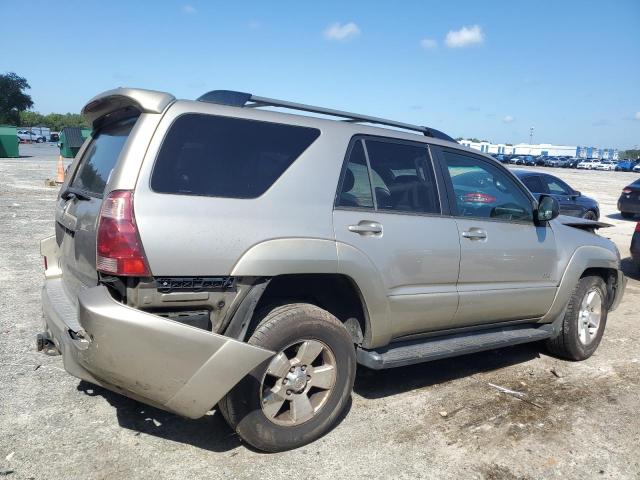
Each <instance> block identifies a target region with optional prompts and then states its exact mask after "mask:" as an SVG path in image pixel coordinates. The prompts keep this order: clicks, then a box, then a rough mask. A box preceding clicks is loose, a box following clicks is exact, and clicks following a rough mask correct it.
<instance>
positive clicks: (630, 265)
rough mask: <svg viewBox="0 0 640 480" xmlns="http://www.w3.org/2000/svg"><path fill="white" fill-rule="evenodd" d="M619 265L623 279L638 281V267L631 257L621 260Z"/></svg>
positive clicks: (639, 275) (639, 273) (639, 277)
mask: <svg viewBox="0 0 640 480" xmlns="http://www.w3.org/2000/svg"><path fill="white" fill-rule="evenodd" d="M620 264H621V267H622V273H624V275H625V277H628V278H632V279H634V280H640V267H638V265H636V264H635V263H634V261H633V260H632V259H631V257H627V258H623V259H622V261H621V262H620Z"/></svg>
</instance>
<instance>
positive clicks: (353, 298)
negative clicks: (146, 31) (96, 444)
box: [38, 88, 625, 451]
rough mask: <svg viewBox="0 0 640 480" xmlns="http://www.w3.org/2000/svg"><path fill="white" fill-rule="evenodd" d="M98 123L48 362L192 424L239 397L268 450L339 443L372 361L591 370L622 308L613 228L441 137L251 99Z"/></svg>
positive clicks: (103, 109) (73, 189)
mask: <svg viewBox="0 0 640 480" xmlns="http://www.w3.org/2000/svg"><path fill="white" fill-rule="evenodd" d="M263 107H280V108H287V109H289V110H290V111H293V112H311V113H315V114H324V115H325V116H326V115H331V116H333V117H334V118H336V117H337V118H338V119H341V120H347V121H336V120H330V119H325V118H316V117H312V116H305V115H300V114H290V113H282V112H277V111H273V110H269V109H264V108H263ZM82 113H83V115H84V117H85V119H86V120H87V121H88V122H89V123H90V124H91V125H92V126H93V134H92V136H91V138H90V139H88V140H87V141H86V142H85V144H84V145H83V147H82V149H81V150H80V152H79V153H78V155H77V156H76V158H75V160H74V161H73V164H72V166H71V168H70V171H69V175H68V177H67V179H66V180H65V183H64V185H63V186H62V189H61V192H60V196H59V199H58V204H57V210H56V221H55V236H53V237H50V238H47V239H45V240H43V241H42V245H41V251H42V254H43V255H44V257H45V265H46V271H45V277H46V278H45V282H44V288H43V293H42V303H43V309H44V322H45V325H44V331H43V333H41V334H40V335H38V348H39V349H40V350H45V351H48V352H50V353H52V352H60V353H61V354H62V358H63V362H64V367H65V368H66V370H67V371H68V372H69V373H71V374H72V375H75V376H76V377H78V378H81V379H84V380H86V381H88V382H92V383H94V384H98V385H101V386H103V387H105V388H107V389H110V390H113V391H115V392H119V393H122V394H124V395H127V396H129V397H131V398H134V399H137V400H139V401H141V402H144V403H148V404H150V405H154V406H157V407H159V408H162V409H165V410H169V411H172V412H175V413H177V414H180V415H184V416H186V417H190V418H198V417H201V416H203V415H204V414H205V413H206V412H207V411H209V410H211V409H212V408H214V407H215V406H216V405H217V408H218V409H219V410H220V411H221V412H222V415H224V417H225V418H226V420H227V421H228V422H229V424H230V425H231V427H232V428H233V429H234V430H235V431H236V432H237V433H238V434H239V436H240V437H241V438H242V439H243V440H244V441H246V442H248V443H249V444H251V445H253V446H254V447H256V448H258V449H263V450H267V451H278V450H284V449H290V448H294V447H298V446H301V445H304V444H306V443H308V442H311V441H313V440H315V439H317V438H318V437H320V436H321V435H323V434H324V433H325V432H327V431H328V430H329V429H330V428H331V427H332V425H333V424H334V423H335V422H336V420H337V418H338V417H339V415H340V414H341V412H342V411H343V410H344V409H345V407H346V405H347V402H348V400H349V397H350V394H351V389H352V386H353V382H354V378H355V374H356V364H357V363H359V364H362V365H364V366H366V367H369V368H373V369H384V368H391V367H401V366H404V365H409V364H413V363H418V362H425V361H429V360H435V359H441V358H445V357H451V356H455V355H460V354H464V353H470V352H477V351H481V350H486V349H494V348H497V347H503V346H507V345H514V344H519V343H525V342H533V341H538V340H544V341H546V345H547V347H548V349H549V350H550V351H551V352H552V353H553V354H556V355H559V356H562V357H564V358H569V359H572V360H582V359H585V358H588V357H589V356H590V355H591V354H592V353H593V352H594V351H595V349H596V348H597V346H598V344H599V343H600V339H601V337H602V334H603V331H604V328H605V324H606V320H607V313H608V312H609V311H611V310H613V309H614V308H615V307H616V306H617V305H618V304H619V302H620V299H621V297H622V293H623V289H624V286H625V278H624V276H623V274H622V272H621V271H620V256H619V253H618V251H617V249H616V247H615V246H614V244H613V243H612V242H611V241H609V240H607V239H606V238H603V237H601V236H598V235H597V234H595V233H594V231H595V229H596V228H598V227H601V226H604V225H603V224H600V223H598V222H594V221H589V220H585V219H578V218H569V217H557V215H558V203H557V201H556V200H555V199H553V198H552V197H549V196H545V195H543V196H541V197H540V199H539V202H538V201H536V200H535V199H534V197H533V196H532V195H531V194H530V193H529V191H528V190H527V189H526V188H525V186H524V185H523V184H522V183H521V182H520V181H519V180H518V179H517V178H516V177H515V176H514V175H512V174H511V173H510V172H509V171H508V170H507V169H506V168H505V167H503V166H502V165H500V163H498V162H496V161H495V160H493V159H492V158H491V157H489V156H487V155H483V154H479V153H478V152H476V151H473V150H470V149H467V148H464V147H461V146H460V145H459V144H457V143H456V142H455V141H454V140H452V139H451V138H450V137H449V136H447V135H445V134H443V133H442V132H439V131H437V130H434V129H431V128H427V127H421V126H416V125H409V124H405V123H399V122H394V121H389V120H384V119H379V118H375V117H368V116H364V115H357V114H352V113H348V112H341V111H336V110H329V109H324V108H320V107H313V106H309V105H302V104H295V103H291V102H286V101H280V100H274V99H269V98H263V97H256V96H254V95H250V94H244V93H239V92H230V91H213V92H209V93H207V94H205V95H203V96H202V97H200V98H199V99H198V100H197V101H190V100H176V99H175V98H174V97H173V96H172V95H169V94H167V93H162V92H155V91H147V90H138V89H127V88H120V89H116V90H111V91H108V92H105V93H102V94H100V95H98V96H96V97H95V98H93V99H92V100H91V101H90V102H89V103H88V104H87V105H86V106H85V107H84V109H83V111H82ZM373 125H378V126H377V127H376V126H373ZM386 126H391V127H395V128H394V129H390V128H384V127H386ZM400 129H403V130H404V131H401V130H400ZM556 217H557V218H556ZM371 421H375V419H372V420H371Z"/></svg>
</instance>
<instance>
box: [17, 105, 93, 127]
mask: <svg viewBox="0 0 640 480" xmlns="http://www.w3.org/2000/svg"><path fill="white" fill-rule="evenodd" d="M19 126H20V127H49V128H50V129H51V131H53V132H59V131H60V130H62V129H63V128H64V127H89V124H88V123H87V122H86V121H85V120H84V118H82V116H80V115H79V114H77V113H50V114H48V115H42V114H41V113H38V112H30V111H27V110H25V111H24V112H20V125H19Z"/></svg>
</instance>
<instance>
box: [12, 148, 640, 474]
mask: <svg viewBox="0 0 640 480" xmlns="http://www.w3.org/2000/svg"><path fill="white" fill-rule="evenodd" d="M21 153H22V154H23V155H25V157H23V158H19V159H0V227H1V228H0V258H1V259H2V268H1V269H0V280H2V284H3V285H4V287H3V289H2V291H3V295H2V296H1V297H0V476H7V478H12V479H13V478H15V479H27V478H36V479H40V478H54V479H57V478H64V479H67V478H89V479H105V478H130V479H134V478H150V477H153V478H155V479H161V478H181V479H191V478H228V477H232V478H282V477H284V476H287V475H289V476H293V477H295V478H328V479H337V478H346V477H354V476H356V475H357V476H362V477H368V478H371V479H375V478H419V477H426V478H478V479H480V478H485V479H515V478H561V477H562V478H580V479H582V478H611V479H622V478H636V479H637V478H640V416H639V415H638V411H639V410H640V329H638V321H639V320H640V313H639V311H638V304H639V303H638V302H639V300H640V282H639V278H640V274H638V272H637V271H636V270H634V269H633V268H632V267H631V265H630V263H629V262H628V261H625V270H626V271H627V274H628V276H629V284H628V287H627V291H626V295H625V299H624V301H623V303H622V305H621V306H620V308H619V309H618V310H617V311H616V312H614V313H612V314H611V315H610V316H609V322H608V325H607V330H606V333H605V336H604V339H603V341H602V344H601V346H600V348H599V350H598V351H597V352H596V354H595V355H594V356H593V357H592V358H590V359H589V360H587V361H585V362H581V363H570V362H564V361H561V360H558V359H555V358H553V357H549V356H547V355H545V354H544V353H541V352H540V351H539V350H538V349H536V348H535V347H534V346H520V347H513V348H509V349H504V350H499V351H491V352H487V353H482V354H476V355H471V356H466V357H460V358H456V359H451V360H446V361H439V362H434V363H430V364H425V365H418V366H413V367H407V368H401V369H396V370H391V371H385V372H372V371H368V370H365V369H361V370H359V372H358V378H357V380H356V386H355V392H354V394H353V396H352V403H351V407H350V411H349V412H348V414H347V415H346V416H345V417H344V418H343V419H342V421H341V422H340V424H339V425H338V426H337V427H336V428H335V429H334V430H333V431H332V432H331V433H329V434H328V435H326V436H325V437H323V438H322V439H320V440H319V441H317V442H315V443H313V444H311V445H308V446H306V447H304V448H301V449H298V450H295V451H291V452H286V453H281V454H270V455H269V454H262V453H259V452H255V451H253V450H251V449H249V448H246V447H245V446H244V445H242V444H241V443H240V441H239V440H238V438H237V437H236V436H235V435H234V434H233V433H232V432H231V430H230V429H229V428H228V427H227V426H226V425H225V423H224V422H223V421H222V419H221V418H220V415H219V414H217V413H215V412H213V413H212V414H211V415H208V416H206V417H204V418H202V419H200V420H195V421H193V420H186V419H183V418H180V417H177V416H175V415H172V414H169V413H166V412H163V411H160V410H156V409H154V408H150V407H147V406H145V405H142V404H140V403H137V402H134V401H132V400H128V399H126V398H124V397H121V396H119V395H116V394H113V393H110V392H108V391H105V390H103V389H101V388H98V387H94V386H92V385H90V384H87V383H85V382H81V381H79V380H77V379H75V378H73V377H71V376H69V375H67V374H66V373H65V372H64V371H63V370H62V361H61V358H60V357H48V356H45V355H42V354H39V353H36V352H35V347H34V336H35V334H36V333H37V332H38V331H39V330H40V326H41V306H40V286H41V283H42V260H41V258H40V256H39V249H38V241H39V240H40V239H41V238H43V237H45V236H47V235H50V234H51V233H52V232H53V210H54V200H55V196H56V189H55V188H49V187H45V186H44V179H45V178H47V177H53V176H54V175H55V160H56V158H57V151H56V149H55V147H54V146H52V145H33V146H21ZM552 173H554V174H557V175H558V176H560V177H561V178H563V179H564V180H566V181H567V182H568V183H569V184H570V185H572V186H573V187H574V188H576V189H578V190H581V191H582V192H583V193H585V194H587V195H590V196H593V197H595V198H596V199H597V200H598V201H599V202H600V205H601V208H602V219H603V220H604V221H608V222H610V223H612V224H614V228H611V229H607V230H605V231H603V233H602V234H603V235H606V236H610V237H611V238H612V239H613V240H614V241H615V242H616V243H617V244H618V247H619V248H620V251H621V252H622V255H623V257H628V256H629V250H628V248H629V243H630V238H631V235H632V232H633V228H634V225H635V223H634V222H630V221H625V220H622V219H621V218H620V216H619V215H618V213H617V212H616V209H615V202H616V199H617V197H618V195H619V192H620V190H621V189H622V187H624V186H625V185H626V184H628V183H630V182H631V181H632V180H635V179H636V178H637V175H633V174H628V173H616V172H591V171H575V170H563V169H554V170H552ZM489 384H495V385H500V386H503V387H506V388H509V389H513V390H517V391H521V392H525V393H526V397H525V399H526V400H527V401H523V400H520V399H518V398H515V397H513V396H510V395H506V394H504V393H500V392H499V391H498V390H496V389H495V388H494V387H492V386H490V385H489Z"/></svg>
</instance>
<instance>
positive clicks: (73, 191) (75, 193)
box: [60, 187, 91, 200]
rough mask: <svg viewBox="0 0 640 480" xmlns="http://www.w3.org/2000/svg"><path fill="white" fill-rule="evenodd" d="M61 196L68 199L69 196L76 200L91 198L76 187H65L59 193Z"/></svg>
mask: <svg viewBox="0 0 640 480" xmlns="http://www.w3.org/2000/svg"><path fill="white" fill-rule="evenodd" d="M60 197H61V198H64V199H65V200H69V199H70V198H77V199H78V200H91V197H90V196H89V195H87V194H86V193H84V192H83V191H82V190H78V189H77V188H72V187H67V188H65V190H64V192H62V193H61V194H60Z"/></svg>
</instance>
